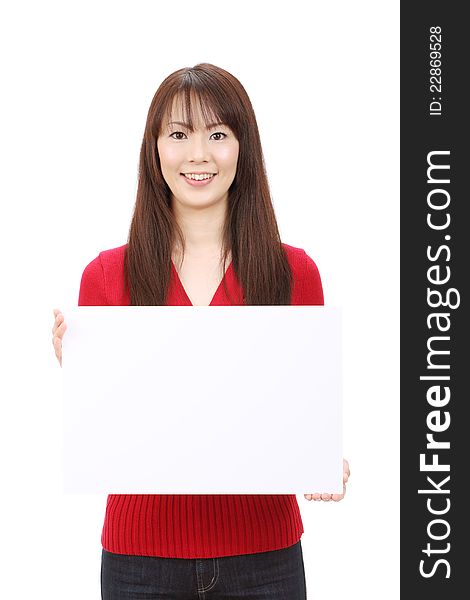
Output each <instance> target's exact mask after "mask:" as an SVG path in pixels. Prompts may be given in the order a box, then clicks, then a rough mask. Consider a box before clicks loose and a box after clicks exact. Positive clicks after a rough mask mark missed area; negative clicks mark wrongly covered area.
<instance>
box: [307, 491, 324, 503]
mask: <svg viewBox="0 0 470 600" xmlns="http://www.w3.org/2000/svg"><path fill="white" fill-rule="evenodd" d="M304 496H305V498H307V500H317V501H318V500H325V501H326V502H328V500H331V494H319V493H318V492H316V493H315V494H304Z"/></svg>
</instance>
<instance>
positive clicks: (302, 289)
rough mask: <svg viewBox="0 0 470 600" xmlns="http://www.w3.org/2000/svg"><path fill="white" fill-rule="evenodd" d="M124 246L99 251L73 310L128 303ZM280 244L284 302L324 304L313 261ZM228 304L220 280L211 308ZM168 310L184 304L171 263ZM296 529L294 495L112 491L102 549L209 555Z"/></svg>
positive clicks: (270, 541)
mask: <svg viewBox="0 0 470 600" xmlns="http://www.w3.org/2000/svg"><path fill="white" fill-rule="evenodd" d="M126 246H127V245H126V244H125V245H124V246H120V247H118V248H113V249H111V250H105V251H103V252H100V254H99V255H98V256H97V257H96V258H95V259H94V260H93V261H91V263H89V264H88V265H87V267H86V268H85V270H84V272H83V275H82V279H81V284H80V293H79V300H78V304H79V306H116V305H129V304H130V299H129V296H128V293H126V290H125V286H124V272H123V265H124V254H125V249H126ZM283 247H284V249H285V251H286V253H287V256H288V260H289V263H290V266H291V268H292V271H293V274H294V285H293V292H292V302H291V304H296V305H298V304H306V305H315V304H323V291H322V285H321V280H320V275H319V273H318V269H317V267H316V265H315V263H314V262H313V260H312V259H311V258H310V257H309V256H308V255H307V254H306V253H305V251H304V250H302V249H300V248H295V247H293V246H289V245H287V244H283ZM225 281H226V284H227V288H228V291H229V294H230V296H231V297H232V298H233V299H234V303H235V304H239V305H240V304H243V303H244V302H243V291H242V289H241V286H240V284H239V282H238V280H237V277H236V275H235V272H234V269H233V267H232V264H231V263H230V265H229V266H228V267H227V270H226V273H225ZM230 304H231V303H230V301H229V299H228V298H227V296H226V295H225V291H224V286H223V285H222V282H221V285H219V287H218V288H217V291H216V292H215V294H214V297H213V298H212V301H211V306H218V305H219V306H220V305H230ZM167 305H170V306H175V305H176V306H177V305H186V306H188V305H189V306H191V301H190V299H189V297H188V295H187V294H186V292H185V290H184V287H183V285H182V283H181V281H180V279H179V277H178V273H177V271H176V269H175V267H174V265H172V275H171V280H170V288H169V294H168V301H167ZM206 466H207V465H206ZM207 468H209V466H207ZM309 492H311V490H305V493H309ZM303 531H304V529H303V524H302V519H301V516H300V511H299V506H298V504H297V499H296V496H295V495H272V494H266V495H222V494H216V495H201V494H198V495H181V494H180V495H149V494H144V495H142V494H138V495H135V494H132V495H128V494H126V495H122V494H111V495H109V496H108V499H107V504H106V515H105V520H104V525H103V529H102V534H101V544H102V546H103V548H104V549H105V550H108V551H109V552H114V553H116V554H133V555H141V556H162V557H168V558H214V557H220V556H233V555H236V554H251V553H255V552H266V551H268V550H277V549H280V548H286V547H288V546H291V545H292V544H295V543H296V542H298V541H299V539H300V537H301V535H302V533H303Z"/></svg>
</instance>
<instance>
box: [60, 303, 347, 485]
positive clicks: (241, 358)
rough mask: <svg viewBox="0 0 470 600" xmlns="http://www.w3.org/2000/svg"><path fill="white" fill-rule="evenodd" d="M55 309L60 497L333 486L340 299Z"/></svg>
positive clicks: (338, 469)
mask: <svg viewBox="0 0 470 600" xmlns="http://www.w3.org/2000/svg"><path fill="white" fill-rule="evenodd" d="M63 313H64V317H65V321H66V323H67V331H66V332H65V335H64V338H63V357H62V372H63V392H64V393H63V409H64V430H63V435H64V438H63V469H64V490H65V492H66V493H106V494H108V493H109V494H116V493H117V494H285V493H289V494H291V493H292V494H297V493H298V494H308V493H314V492H329V493H342V491H343V485H342V470H343V469H342V420H341V326H340V312H339V310H338V309H335V308H330V307H323V306H106V307H105V306H82V307H73V308H71V309H69V310H67V311H63Z"/></svg>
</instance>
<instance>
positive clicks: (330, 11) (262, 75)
mask: <svg viewBox="0 0 470 600" xmlns="http://www.w3.org/2000/svg"><path fill="white" fill-rule="evenodd" d="M398 25H399V3H398V1H396V2H390V1H389V2H380V3H378V2H373V1H356V2H348V1H345V0H343V1H338V2H334V3H333V2H332V3H326V2H319V1H316V2H314V1H311V0H310V1H305V2H301V1H299V0H297V1H296V0H290V1H289V2H274V1H267V0H264V1H262V0H260V1H258V2H253V1H240V0H238V1H237V3H234V2H228V1H225V2H220V1H218V2H214V1H209V0H206V2H204V3H199V4H197V3H194V2H188V1H186V0H182V1H180V2H177V3H170V2H167V3H164V2H156V1H155V2H148V1H140V2H116V1H114V2H105V1H94V2H85V1H81V2H76V3H74V2H50V1H49V2H47V1H45V2H38V3H35V2H17V3H9V4H6V3H4V4H2V8H1V12H0V51H1V55H2V59H3V60H2V63H3V64H2V88H3V91H2V95H1V103H2V109H1V112H0V119H1V122H0V126H1V132H2V133H1V142H0V143H1V147H0V152H1V156H0V160H1V171H2V177H1V190H0V191H1V218H0V224H1V225H0V226H1V236H0V244H1V247H0V251H1V252H0V256H1V261H2V262H1V280H2V309H3V310H2V311H1V323H0V325H1V334H2V335H1V352H2V357H1V365H2V370H1V371H2V372H1V379H0V385H1V389H0V393H1V414H0V428H1V429H0V453H1V461H2V462H1V472H2V484H3V493H2V495H1V510H0V515H1V523H0V525H1V528H0V530H1V537H2V541H1V544H0V561H1V564H2V572H3V575H2V584H1V589H2V597H5V598H9V600H13V599H16V598H29V597H31V598H33V597H34V598H47V599H48V600H53V599H56V598H57V599H59V598H60V599H64V598H67V600H74V599H77V600H78V599H80V600H83V598H87V599H95V598H96V599H98V598H99V597H100V591H99V587H100V586H99V575H100V554H101V545H100V535H101V527H102V524H103V519H104V511H105V504H106V497H105V496H76V497H70V496H64V495H63V494H62V488H61V486H62V481H61V456H60V447H61V417H62V415H61V372H60V368H59V366H58V363H57V361H56V359H55V357H54V353H53V348H52V344H51V337H52V336H51V327H52V324H53V315H52V309H53V308H54V307H59V308H61V307H63V306H65V305H66V304H68V303H76V302H77V299H78V289H79V282H80V276H81V273H82V271H83V269H84V267H85V266H86V264H88V263H89V262H90V261H91V260H92V259H93V258H95V256H97V254H98V252H99V251H101V250H104V249H108V248H113V247H116V246H118V245H121V244H124V243H125V242H126V240H127V233H128V227H129V224H130V218H131V214H132V210H133V205H134V201H135V192H136V184H137V167H138V157H139V150H140V145H141V141H142V136H143V132H144V125H145V120H146V116H147V110H148V107H149V104H150V101H151V99H152V97H153V95H154V93H155V91H156V89H157V87H158V86H159V84H160V83H161V81H162V80H163V79H164V78H165V77H166V76H167V75H168V74H170V73H171V72H173V71H175V70H177V69H179V68H181V67H184V66H194V65H195V64H197V63H198V62H211V63H214V64H216V65H219V66H221V67H223V68H225V69H226V70H228V71H230V72H231V73H233V74H234V75H235V76H236V77H237V78H238V79H239V80H240V81H241V83H242V84H243V85H244V87H245V89H246V90H247V92H248V95H249V96H250V98H251V101H252V103H253V106H254V109H255V112H256V116H257V119H258V124H259V128H260V133H261V140H262V143H263V149H264V153H265V159H266V165H267V170H268V176H269V180H270V184H271V190H272V195H273V200H274V204H275V209H276V214H277V218H278V223H279V227H280V230H281V236H282V239H283V241H284V242H286V243H288V244H290V245H293V246H296V247H300V248H304V249H305V250H306V252H307V253H308V254H309V255H310V256H311V257H312V258H313V259H314V260H315V262H316V263H317V265H318V267H319V269H320V273H321V276H322V280H323V285H324V291H325V302H326V303H327V304H330V305H338V306H341V307H342V309H343V322H344V384H345V385H344V448H345V456H346V457H347V458H348V459H349V461H350V465H351V479H350V482H349V484H348V492H347V494H346V497H345V499H344V500H343V501H341V502H339V503H332V502H329V503H328V502H327V503H318V502H313V501H312V502H309V501H307V500H306V499H305V498H304V497H303V496H300V495H299V496H298V501H299V505H300V508H301V513H302V518H303V523H304V527H305V533H304V535H303V536H302V546H303V551H304V561H305V568H306V576H307V585H308V591H309V597H312V598H313V597H314V596H315V595H316V596H324V595H326V594H327V595H328V597H329V598H330V599H331V598H334V599H336V598H338V599H339V598H343V597H345V596H346V595H347V596H348V597H355V596H357V595H359V594H360V595H361V598H363V599H364V600H366V599H371V600H372V599H374V600H375V598H377V597H380V598H381V599H382V600H388V599H396V598H398V596H399V591H398V590H399V587H398V583H399V548H398V542H399V538H398V535H399V528H398V525H399V478H398V477H399V470H398V467H399V446H398V444H399V429H398V425H399V395H398V390H399V387H398V381H399V379H398V378H399V354H398V350H399V349H398V342H399V338H398V323H399V280H398V264H399V263H398V261H399V192H398V180H399V179H398V178H399V153H398V142H399V137H398V136H399V129H398V126H399V112H398V107H399V86H398V70H399V29H398ZM97 341H99V331H97ZM313 491H315V490H305V492H306V493H307V492H313Z"/></svg>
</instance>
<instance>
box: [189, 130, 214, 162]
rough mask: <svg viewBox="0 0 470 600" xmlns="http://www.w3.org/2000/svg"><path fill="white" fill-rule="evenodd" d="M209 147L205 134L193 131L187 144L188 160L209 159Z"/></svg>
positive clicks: (201, 160)
mask: <svg viewBox="0 0 470 600" xmlns="http://www.w3.org/2000/svg"><path fill="white" fill-rule="evenodd" d="M209 156H210V148H209V144H208V141H207V140H206V137H205V134H203V133H193V135H191V137H190V143H189V145H188V160H189V162H204V161H207V160H209Z"/></svg>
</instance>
